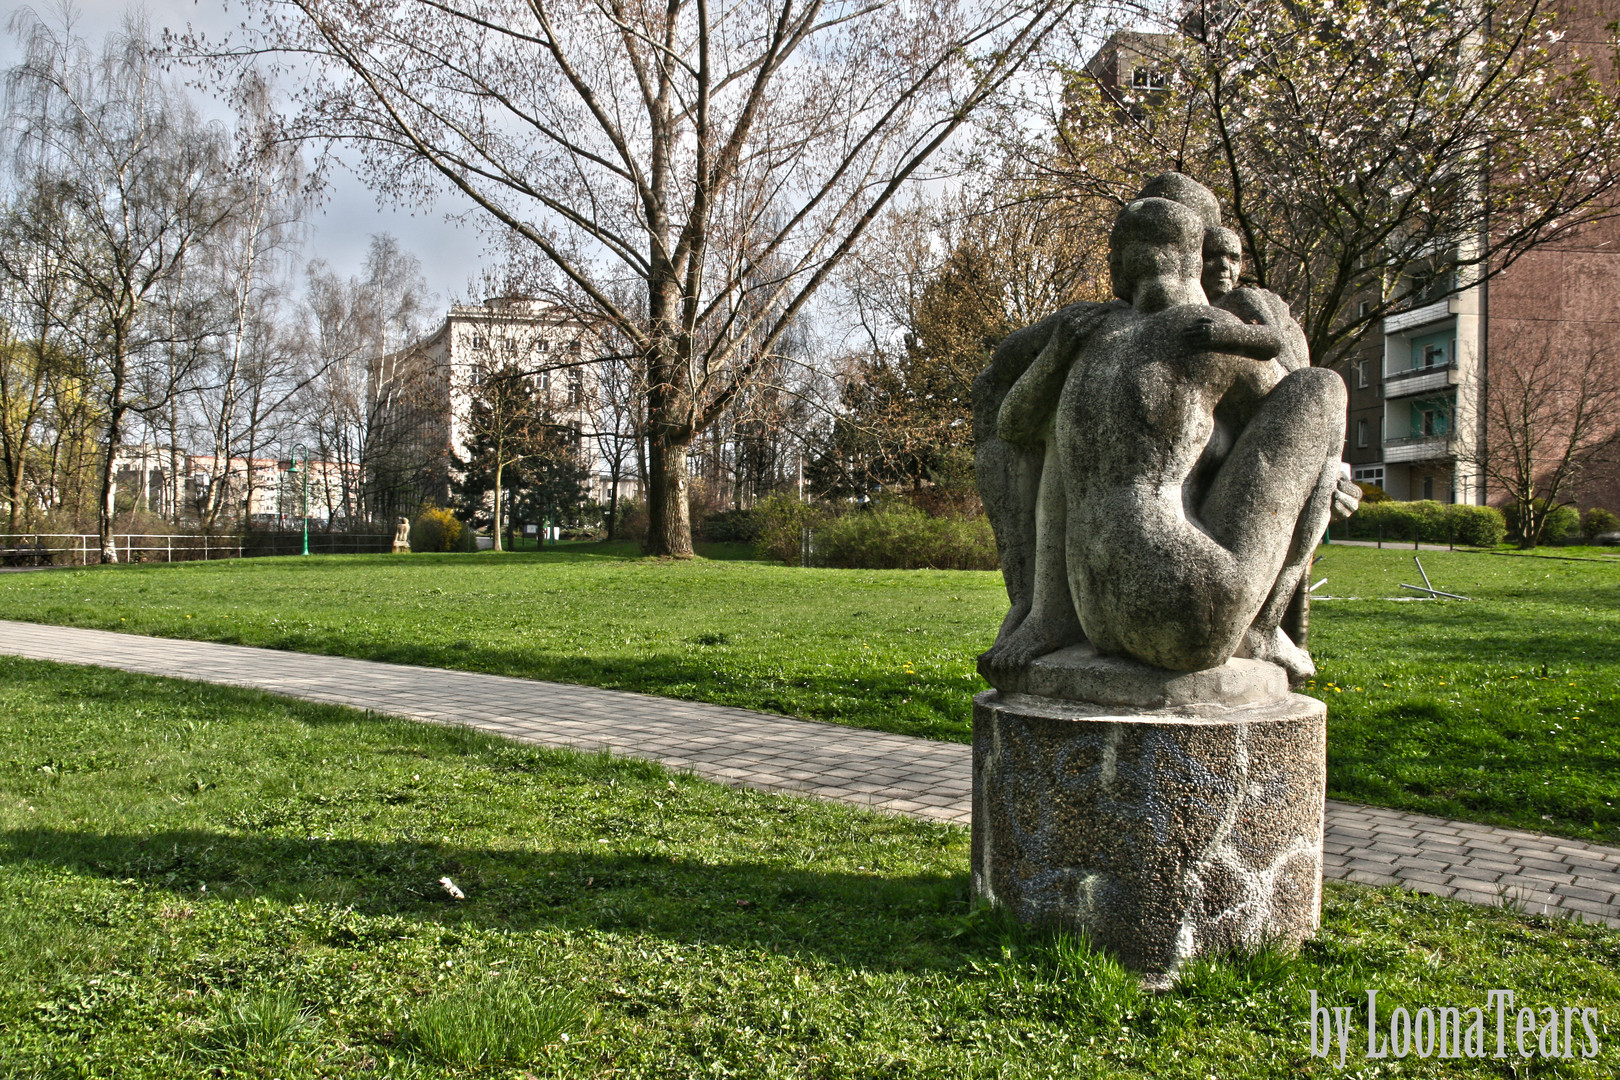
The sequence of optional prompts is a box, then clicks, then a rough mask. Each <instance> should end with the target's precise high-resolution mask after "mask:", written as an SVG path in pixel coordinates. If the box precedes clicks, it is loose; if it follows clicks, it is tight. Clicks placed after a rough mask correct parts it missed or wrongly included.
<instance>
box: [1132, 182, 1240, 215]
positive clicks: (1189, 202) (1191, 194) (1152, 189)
mask: <svg viewBox="0 0 1620 1080" xmlns="http://www.w3.org/2000/svg"><path fill="white" fill-rule="evenodd" d="M1136 197H1137V198H1138V199H1169V200H1170V201H1171V202H1175V203H1180V204H1181V205H1182V206H1185V207H1186V208H1187V209H1189V210H1191V211H1192V212H1193V213H1195V214H1197V215H1198V216H1199V217H1200V218H1202V219H1203V222H1204V228H1206V229H1217V228H1220V224H1221V204H1220V202H1219V201H1218V200H1217V199H1216V198H1215V194H1214V192H1212V191H1210V190H1209V188H1207V187H1205V186H1204V185H1203V184H1200V183H1199V182H1198V181H1196V180H1194V179H1193V178H1192V177H1190V176H1187V175H1185V174H1183V173H1178V172H1167V173H1160V174H1159V175H1158V176H1155V177H1154V178H1153V179H1151V180H1149V181H1148V182H1147V183H1146V184H1144V185H1142V190H1141V191H1140V192H1139V193H1138V194H1137V196H1136Z"/></svg>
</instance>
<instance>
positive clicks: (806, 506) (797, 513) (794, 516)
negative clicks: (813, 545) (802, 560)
mask: <svg viewBox="0 0 1620 1080" xmlns="http://www.w3.org/2000/svg"><path fill="white" fill-rule="evenodd" d="M826 516H827V513H826V511H825V510H823V509H822V508H821V507H819V506H816V505H815V504H814V503H807V502H804V501H802V500H801V499H800V498H799V497H798V496H797V495H796V494H794V493H793V492H791V491H778V492H776V493H775V494H773V495H770V496H768V497H766V498H764V499H761V500H760V501H759V502H758V503H756V504H755V506H754V519H755V521H756V522H757V523H758V533H757V535H756V538H755V540H754V550H755V551H757V552H759V554H760V555H761V556H762V557H764V558H767V559H775V560H776V561H777V562H782V563H786V564H787V565H789V566H798V565H799V554H800V550H801V548H802V545H803V538H804V530H805V529H808V528H813V527H815V526H816V525H817V524H819V523H820V522H821V521H822V520H824V519H825V518H826Z"/></svg>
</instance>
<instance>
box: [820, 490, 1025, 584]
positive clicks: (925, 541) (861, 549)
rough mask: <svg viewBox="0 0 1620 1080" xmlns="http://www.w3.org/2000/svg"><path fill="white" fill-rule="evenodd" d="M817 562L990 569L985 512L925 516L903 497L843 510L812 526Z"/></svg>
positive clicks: (991, 543) (991, 539) (991, 544)
mask: <svg viewBox="0 0 1620 1080" xmlns="http://www.w3.org/2000/svg"><path fill="white" fill-rule="evenodd" d="M815 547H816V554H815V561H816V563H817V565H820V566H837V567H844V568H849V569H862V570H919V569H929V570H994V569H996V567H997V566H998V565H999V564H998V562H997V560H996V538H995V534H994V533H992V532H991V530H990V521H989V519H988V518H985V517H971V518H961V517H929V516H928V515H927V514H925V513H923V512H922V511H921V510H919V509H917V507H915V506H913V505H911V504H910V503H906V502H886V503H883V504H881V505H879V506H876V507H873V508H872V509H869V510H862V511H858V512H856V513H852V514H845V515H844V516H843V517H841V518H837V519H835V520H833V521H830V522H828V523H826V524H825V525H823V526H822V527H820V528H819V529H817V530H816V537H815Z"/></svg>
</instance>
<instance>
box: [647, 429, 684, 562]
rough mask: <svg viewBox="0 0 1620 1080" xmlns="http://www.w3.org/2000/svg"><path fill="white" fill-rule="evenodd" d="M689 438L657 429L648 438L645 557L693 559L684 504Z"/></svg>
mask: <svg viewBox="0 0 1620 1080" xmlns="http://www.w3.org/2000/svg"><path fill="white" fill-rule="evenodd" d="M690 446H691V439H690V438H680V437H678V436H677V435H675V434H673V433H669V432H659V431H657V430H656V429H655V430H654V431H653V433H652V434H650V435H649V436H648V437H647V471H648V473H649V474H650V475H649V476H648V485H647V545H646V548H647V554H649V555H660V556H666V557H669V558H674V559H690V558H691V557H692V516H691V511H690V510H689V509H688V507H687V503H686V489H687V487H688V484H687V477H686V452H687V449H688V448H689V447H690Z"/></svg>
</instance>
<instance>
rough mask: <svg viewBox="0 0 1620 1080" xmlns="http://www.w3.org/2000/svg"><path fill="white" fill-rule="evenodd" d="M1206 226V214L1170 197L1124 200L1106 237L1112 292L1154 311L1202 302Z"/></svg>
mask: <svg viewBox="0 0 1620 1080" xmlns="http://www.w3.org/2000/svg"><path fill="white" fill-rule="evenodd" d="M1204 230H1205V225H1204V221H1203V218H1201V217H1200V216H1199V215H1198V214H1197V213H1195V212H1194V211H1192V210H1189V209H1188V208H1187V207H1185V206H1183V205H1182V204H1181V203H1178V202H1171V201H1170V200H1169V199H1161V198H1156V197H1151V198H1146V199H1137V200H1136V201H1134V202H1130V203H1127V204H1125V208H1124V209H1123V210H1121V211H1120V212H1119V216H1118V217H1117V218H1115V219H1114V231H1113V233H1112V234H1111V235H1110V236H1109V238H1108V263H1109V269H1110V271H1111V272H1112V276H1113V284H1114V294H1115V295H1116V296H1118V297H1119V298H1120V299H1121V300H1128V301H1130V302H1131V303H1133V304H1136V305H1137V306H1138V307H1148V308H1152V309H1157V308H1162V307H1166V306H1168V305H1170V304H1178V303H1195V302H1198V303H1201V302H1202V301H1203V295H1202V293H1201V292H1200V290H1199V287H1198V279H1199V276H1200V275H1201V274H1202V273H1203V269H1204V255H1203V252H1204ZM1195 293H1196V294H1197V295H1196V296H1195V295H1193V294H1195Z"/></svg>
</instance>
